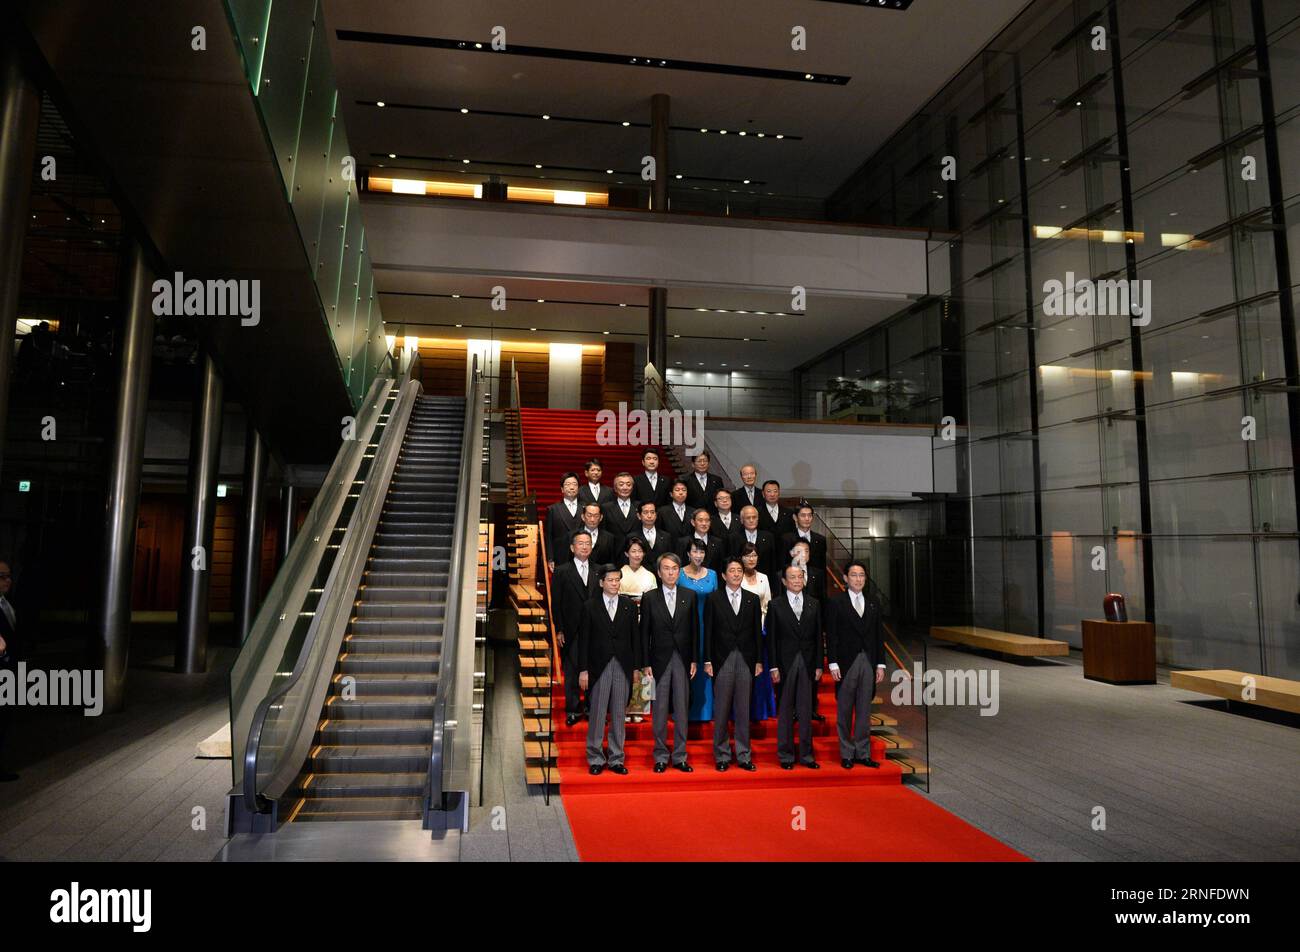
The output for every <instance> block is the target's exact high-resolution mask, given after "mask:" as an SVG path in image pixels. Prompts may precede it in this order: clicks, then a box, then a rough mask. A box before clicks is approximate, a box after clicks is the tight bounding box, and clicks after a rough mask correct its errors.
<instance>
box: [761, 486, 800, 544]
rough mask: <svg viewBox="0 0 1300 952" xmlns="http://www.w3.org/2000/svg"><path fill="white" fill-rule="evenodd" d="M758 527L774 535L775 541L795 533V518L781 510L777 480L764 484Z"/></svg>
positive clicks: (788, 511) (785, 510)
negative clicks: (789, 533) (788, 533)
mask: <svg viewBox="0 0 1300 952" xmlns="http://www.w3.org/2000/svg"><path fill="white" fill-rule="evenodd" d="M758 527H759V528H760V529H766V530H767V531H768V532H770V533H772V538H773V539H780V538H781V536H782V535H784V534H785V533H787V532H793V531H794V517H793V516H792V515H790V510H788V509H782V508H781V484H780V483H778V482H777V481H776V480H775V479H769V480H768V481H767V482H765V483H764V484H763V501H762V502H761V503H759V504H758ZM781 564H782V565H784V564H785V563H784V562H782V563H781Z"/></svg>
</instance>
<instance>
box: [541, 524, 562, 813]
mask: <svg viewBox="0 0 1300 952" xmlns="http://www.w3.org/2000/svg"><path fill="white" fill-rule="evenodd" d="M537 553H538V570H539V571H540V572H541V573H542V585H543V586H545V588H546V596H545V599H544V600H543V601H544V604H545V605H546V608H545V611H546V615H545V616H544V617H545V618H546V705H547V706H546V709H547V710H548V711H550V718H549V719H550V722H551V729H550V730H549V731H547V732H546V750H545V751H544V753H543V757H542V802H544V803H545V804H546V805H547V806H550V803H551V751H552V743H553V738H554V737H555V666H556V665H557V664H559V663H560V661H561V659H560V658H559V657H558V656H557V653H556V650H555V649H556V644H555V613H554V612H553V611H552V610H551V604H552V603H551V571H550V569H548V568H547V565H548V564H549V563H548V562H547V561H546V557H547V555H548V554H549V553H547V551H546V526H545V524H544V520H542V519H539V520H538V521H537Z"/></svg>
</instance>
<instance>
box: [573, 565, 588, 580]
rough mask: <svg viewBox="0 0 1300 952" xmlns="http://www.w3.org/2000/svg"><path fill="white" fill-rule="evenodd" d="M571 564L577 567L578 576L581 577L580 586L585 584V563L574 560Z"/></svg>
mask: <svg viewBox="0 0 1300 952" xmlns="http://www.w3.org/2000/svg"><path fill="white" fill-rule="evenodd" d="M573 564H574V565H576V566H577V567H578V575H579V576H581V577H582V584H583V585H586V584H587V563H586V562H585V561H584V560H583V559H574V560H573Z"/></svg>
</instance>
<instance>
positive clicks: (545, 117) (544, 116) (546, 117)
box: [542, 113, 551, 119]
mask: <svg viewBox="0 0 1300 952" xmlns="http://www.w3.org/2000/svg"><path fill="white" fill-rule="evenodd" d="M542 118H543V119H549V118H551V117H550V116H548V115H546V114H545V113H543V114H542Z"/></svg>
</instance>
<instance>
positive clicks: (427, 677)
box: [330, 674, 438, 703]
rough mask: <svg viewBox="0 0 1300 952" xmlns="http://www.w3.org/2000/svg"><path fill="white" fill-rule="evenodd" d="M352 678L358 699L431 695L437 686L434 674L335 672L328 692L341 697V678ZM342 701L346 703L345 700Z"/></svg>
mask: <svg viewBox="0 0 1300 952" xmlns="http://www.w3.org/2000/svg"><path fill="white" fill-rule="evenodd" d="M344 677H350V678H351V679H352V689H353V691H354V692H355V693H356V697H357V699H358V700H360V699H362V698H367V699H368V698H373V697H385V696H386V697H411V696H416V697H419V696H421V695H422V696H424V697H430V698H431V697H433V696H434V694H435V693H436V690H437V687H438V676H437V675H436V674H374V675H368V674H349V675H344V674H336V675H334V677H333V678H332V679H331V681H330V694H331V695H333V696H334V697H338V698H340V699H342V691H343V690H344V686H343V679H344ZM344 703H347V702H346V701H345V702H344Z"/></svg>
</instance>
